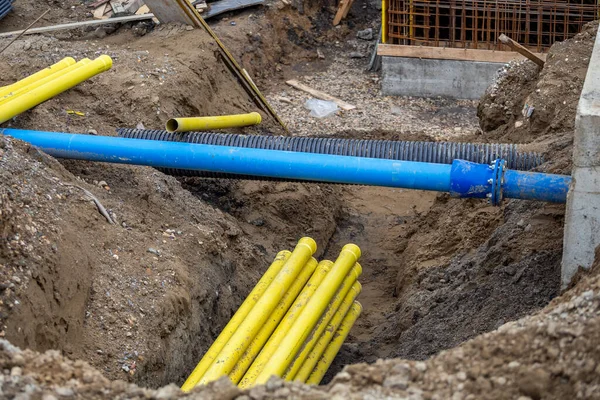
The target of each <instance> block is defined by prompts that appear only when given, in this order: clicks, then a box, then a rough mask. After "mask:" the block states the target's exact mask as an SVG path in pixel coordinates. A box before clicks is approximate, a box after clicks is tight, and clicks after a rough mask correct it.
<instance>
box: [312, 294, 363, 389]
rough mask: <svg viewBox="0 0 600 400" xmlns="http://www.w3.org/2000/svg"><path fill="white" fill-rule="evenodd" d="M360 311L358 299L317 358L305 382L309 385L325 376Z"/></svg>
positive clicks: (318, 381) (319, 381)
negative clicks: (317, 360)
mask: <svg viewBox="0 0 600 400" xmlns="http://www.w3.org/2000/svg"><path fill="white" fill-rule="evenodd" d="M361 312H362V306H361V305H360V303H359V302H358V301H355V302H354V304H352V307H351V308H350V310H349V311H348V313H347V314H346V316H345V317H344V319H343V320H342V323H341V324H340V327H339V328H338V329H337V331H336V332H335V334H334V335H333V338H332V339H331V341H330V342H329V344H328V345H327V347H326V348H325V351H324V352H323V355H322V356H321V358H320V359H319V362H318V363H317V366H316V367H315V369H314V370H313V371H312V373H311V374H310V376H309V377H308V379H307V380H306V383H308V384H310V385H318V384H319V383H321V379H323V376H325V373H326V372H327V370H328V369H329V366H330V365H331V363H332V362H333V360H334V359H335V356H336V355H337V353H338V352H339V351H340V348H341V347H342V344H343V343H344V341H345V340H346V338H347V337H348V334H349V333H350V329H352V326H353V325H354V323H355V322H356V320H357V319H358V316H359V315H360V313H361Z"/></svg>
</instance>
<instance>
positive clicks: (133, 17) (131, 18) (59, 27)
mask: <svg viewBox="0 0 600 400" xmlns="http://www.w3.org/2000/svg"><path fill="white" fill-rule="evenodd" d="M152 18H154V14H144V15H128V16H126V17H118V18H109V19H102V20H93V21H82V22H73V23H71V24H60V25H52V26H44V27H41V28H32V29H30V30H28V31H27V32H25V33H23V30H20V31H12V32H4V33H0V37H9V36H15V35H18V34H20V33H23V34H24V35H33V34H36V33H45V32H55V31H62V30H68V29H75V28H83V27H84V26H94V25H104V24H117V23H122V22H132V21H143V20H146V19H152Z"/></svg>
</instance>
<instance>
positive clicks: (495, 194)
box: [489, 159, 506, 206]
mask: <svg viewBox="0 0 600 400" xmlns="http://www.w3.org/2000/svg"><path fill="white" fill-rule="evenodd" d="M505 164H506V162H505V161H504V160H502V159H497V160H494V163H493V164H492V165H490V168H491V169H492V171H493V176H492V182H491V191H490V196H489V197H490V203H492V205H494V206H499V205H500V204H502V187H503V186H504V166H505Z"/></svg>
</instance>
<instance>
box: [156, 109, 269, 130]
mask: <svg viewBox="0 0 600 400" xmlns="http://www.w3.org/2000/svg"><path fill="white" fill-rule="evenodd" d="M261 121H262V117H261V116H260V114H259V113H257V112H251V113H248V114H235V115H221V116H215V117H192V118H171V119H170V120H168V121H167V126H166V128H167V131H168V132H189V131H208V130H211V129H223V128H239V127H243V126H250V125H258V124H260V123H261Z"/></svg>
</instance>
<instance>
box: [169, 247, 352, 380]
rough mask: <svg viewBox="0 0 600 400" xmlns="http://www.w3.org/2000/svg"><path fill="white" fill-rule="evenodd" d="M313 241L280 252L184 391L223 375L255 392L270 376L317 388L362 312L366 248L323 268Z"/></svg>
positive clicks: (343, 253)
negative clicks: (358, 298) (359, 299)
mask: <svg viewBox="0 0 600 400" xmlns="http://www.w3.org/2000/svg"><path fill="white" fill-rule="evenodd" d="M316 250H317V245H316V243H315V241H314V240H313V239H311V238H308V237H305V238H302V239H300V241H299V242H298V244H297V245H296V248H295V249H294V251H293V252H291V253H290V252H289V251H282V252H280V253H279V254H278V255H277V257H276V258H275V261H274V262H273V263H272V264H271V266H270V267H269V269H268V270H267V272H265V274H264V275H263V277H262V278H261V279H260V280H259V282H258V284H257V285H256V287H255V288H254V289H253V290H252V292H250V294H249V295H248V297H247V298H246V300H245V301H244V302H243V303H242V305H241V306H240V308H239V309H238V311H237V312H236V313H235V314H234V316H233V317H232V318H231V320H230V321H229V323H228V324H227V326H225V328H224V329H223V331H222V332H221V334H220V335H219V337H218V338H217V340H215V342H214V343H213V345H212V346H211V347H210V348H209V350H208V351H207V352H206V354H205V355H204V357H203V358H202V360H201V361H200V362H199V363H198V365H197V366H196V368H195V369H194V371H193V372H192V373H191V374H190V376H189V377H188V379H187V380H186V381H185V383H184V384H183V386H182V387H181V389H182V390H183V391H186V392H187V391H190V390H191V389H193V388H194V387H195V386H196V385H204V384H207V383H209V382H212V381H214V380H217V379H219V378H221V377H223V376H228V377H229V379H230V380H231V381H232V382H233V383H235V384H238V386H239V387H241V388H249V387H252V386H254V385H257V384H262V383H265V382H266V381H267V380H268V379H269V378H270V377H271V376H272V375H276V376H279V377H283V378H284V379H286V380H296V381H300V382H307V383H314V384H318V383H319V382H320V381H321V379H322V378H323V375H324V374H325V372H327V369H328V368H329V366H330V365H331V362H332V361H333V359H334V358H335V356H336V354H337V353H338V351H339V349H340V347H341V346H342V344H343V342H344V340H345V339H346V337H347V336H348V333H349V331H350V328H352V325H354V322H355V321H356V319H357V318H358V316H359V314H360V312H361V309H362V308H361V306H360V304H359V303H358V302H356V301H355V298H356V296H358V294H359V293H360V290H361V286H360V283H359V282H358V281H357V279H358V277H359V276H360V274H361V273H362V267H361V266H360V264H358V262H357V261H358V259H359V258H360V254H361V253H360V249H359V248H358V246H356V245H353V244H349V245H346V246H344V248H343V249H342V251H341V253H340V255H339V257H338V258H337V260H336V261H335V263H334V262H331V261H328V260H324V261H321V262H320V263H318V264H317V261H316V260H315V259H314V258H313V257H312V256H313V254H314V253H315V252H316Z"/></svg>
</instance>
